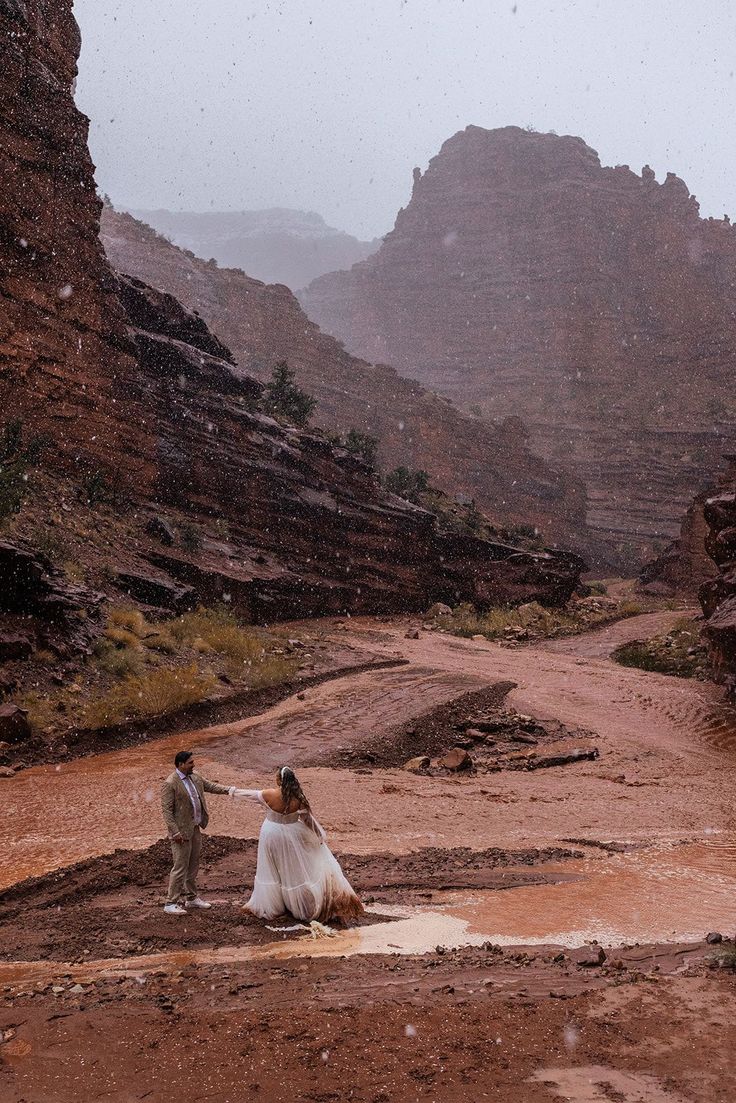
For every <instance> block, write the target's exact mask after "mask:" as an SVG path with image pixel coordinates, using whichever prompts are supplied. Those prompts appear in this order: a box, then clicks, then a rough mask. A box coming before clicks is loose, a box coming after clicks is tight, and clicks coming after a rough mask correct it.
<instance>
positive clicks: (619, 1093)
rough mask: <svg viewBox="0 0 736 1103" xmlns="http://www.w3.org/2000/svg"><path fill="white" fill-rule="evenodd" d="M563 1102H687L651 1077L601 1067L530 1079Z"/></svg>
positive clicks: (549, 1072)
mask: <svg viewBox="0 0 736 1103" xmlns="http://www.w3.org/2000/svg"><path fill="white" fill-rule="evenodd" d="M531 1080H532V1081H533V1082H535V1083H538V1084H542V1085H544V1087H546V1088H548V1089H549V1090H550V1093H551V1095H552V1096H553V1098H554V1099H556V1100H565V1101H566V1103H599V1101H600V1103H611V1100H616V1101H617V1103H686V1100H685V1098H684V1097H683V1096H682V1095H680V1094H679V1093H673V1092H671V1091H667V1090H665V1089H664V1088H663V1087H662V1085H661V1083H660V1082H659V1081H658V1080H657V1079H656V1078H655V1077H654V1076H649V1075H647V1074H644V1073H634V1072H621V1071H620V1070H618V1069H613V1068H608V1067H606V1066H604V1065H588V1066H584V1067H579V1068H569V1069H540V1070H539V1071H538V1072H535V1073H534V1075H533V1076H532V1077H531Z"/></svg>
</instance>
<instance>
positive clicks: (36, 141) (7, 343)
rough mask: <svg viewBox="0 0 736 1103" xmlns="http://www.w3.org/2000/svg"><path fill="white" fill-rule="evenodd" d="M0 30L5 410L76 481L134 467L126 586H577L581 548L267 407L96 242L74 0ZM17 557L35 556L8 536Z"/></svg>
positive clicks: (335, 605) (250, 609)
mask: <svg viewBox="0 0 736 1103" xmlns="http://www.w3.org/2000/svg"><path fill="white" fill-rule="evenodd" d="M0 37H1V38H2V41H3V42H5V43H9V44H10V45H9V46H6V50H7V54H8V57H7V64H5V65H4V66H3V67H2V68H1V69H0V103H1V104H2V108H3V118H2V120H0V122H1V123H2V127H3V129H2V132H1V133H0V148H2V149H3V154H2V157H3V161H2V167H3V175H4V178H5V179H7V180H8V181H9V182H10V185H11V186H9V187H5V188H3V192H2V195H1V196H0V228H1V231H2V232H1V233H0V271H2V273H3V276H2V279H3V282H2V287H1V290H2V295H3V313H2V319H3V321H2V325H3V331H2V350H1V355H2V374H1V375H0V388H1V389H0V400H1V402H2V416H3V420H4V419H5V418H6V417H7V416H8V414H9V413H10V414H17V415H22V416H24V417H25V418H27V420H28V421H29V422H31V423H32V424H33V425H34V426H37V427H40V428H42V429H43V430H44V431H45V432H46V433H47V434H48V435H49V436H50V438H51V445H50V446H49V448H48V449H47V453H48V461H47V462H48V467H49V471H47V473H46V474H47V477H49V478H50V477H51V475H52V473H54V474H55V470H56V468H57V467H58V461H59V460H60V459H61V460H62V461H63V463H64V466H65V471H64V475H63V477H64V479H65V480H66V482H67V483H68V482H69V481H70V479H72V480H73V477H74V474H75V472H77V471H78V470H79V469H80V468H81V469H82V471H84V470H85V469H87V468H88V467H89V466H90V465H92V466H93V468H94V470H95V473H96V474H101V475H102V474H104V476H105V477H106V478H107V479H109V480H111V481H113V480H116V479H117V476H118V474H119V473H120V472H124V473H125V474H126V476H127V496H126V500H125V501H124V502H123V501H122V499H121V506H120V518H116V520H119V521H120V522H121V524H120V529H121V531H120V533H118V536H117V537H116V539H118V540H119V544H118V545H116V548H115V553H116V554H117V555H118V556H119V562H120V563H121V564H122V565H123V566H124V568H125V570H124V572H119V573H118V576H117V581H118V583H119V584H120V586H121V588H124V589H126V590H127V591H128V592H135V593H138V592H141V591H142V590H145V591H146V597H144V598H143V600H146V601H150V600H151V593H153V592H155V594H156V598H155V603H156V604H165V603H166V602H167V601H168V600H169V599H171V601H172V603H176V602H178V601H179V600H180V599H181V598H182V597H185V596H186V597H188V598H189V599H190V600H197V599H199V600H208V601H209V600H223V599H225V600H230V601H231V602H232V603H233V605H234V606H235V607H236V608H239V609H241V611H243V612H245V613H247V614H249V615H250V616H252V617H253V618H254V619H258V620H272V619H275V618H277V617H283V616H295V615H309V614H315V613H328V612H335V611H338V610H346V609H348V610H354V611H377V610H380V609H384V610H392V609H416V608H421V607H423V606H425V605H426V604H427V603H428V602H429V601H432V600H435V599H436V598H438V599H443V600H456V599H460V600H476V601H478V602H480V603H485V604H487V603H488V602H499V601H505V600H528V599H529V598H532V597H536V598H539V599H540V600H547V601H550V602H553V603H554V602H559V601H564V600H565V599H566V597H567V596H568V595H569V593H570V592H571V589H572V588H573V587H574V585H575V582H576V579H577V576H578V574H579V571H580V569H581V566H582V564H581V562H580V561H579V560H578V559H577V558H576V557H575V556H571V555H564V554H558V555H544V554H532V553H524V552H520V551H519V550H518V549H515V548H509V547H504V546H501V545H498V544H491V543H488V542H486V541H483V540H478V539H473V538H469V539H466V540H461V539H458V538H456V537H453V536H451V535H447V534H443V533H442V532H440V531H439V529H438V527H437V523H436V519H435V518H434V516H433V515H432V514H429V513H427V512H425V511H424V510H421V509H417V508H415V507H413V506H411V505H409V503H407V502H403V501H401V500H399V499H397V498H394V497H392V496H391V495H388V494H386V493H385V492H384V491H383V490H382V489H381V487H380V486H379V484H378V482H377V480H376V479H375V477H374V475H373V473H372V472H371V471H370V470H369V469H368V468H366V467H365V466H364V465H363V464H362V463H360V462H359V461H358V460H356V459H355V458H354V457H352V456H350V455H348V454H347V453H346V452H344V451H341V450H336V449H334V448H332V447H331V445H330V444H329V443H328V442H327V441H326V440H325V439H324V437H321V436H320V435H319V434H312V433H307V432H300V431H297V430H292V429H289V428H288V427H284V426H281V425H279V424H278V423H277V422H275V421H274V420H272V419H271V418H268V417H265V416H264V415H263V414H261V413H259V411H258V400H259V395H260V391H261V386H260V384H259V383H258V381H257V380H255V379H254V378H253V377H252V376H250V375H249V374H248V373H247V372H246V371H244V370H242V369H241V368H239V367H238V366H237V365H236V364H235V362H234V360H233V357H232V355H231V354H230V352H229V351H228V350H227V349H226V348H225V347H224V346H223V345H222V344H221V343H220V342H219V340H217V338H215V337H214V336H213V335H212V334H211V333H210V332H209V330H208V329H207V327H206V325H205V324H204V322H203V321H202V319H201V318H199V317H197V316H195V315H193V314H191V313H190V312H188V311H187V310H185V308H184V307H182V305H181V304H180V303H179V302H178V301H177V300H176V299H174V298H173V297H172V296H170V295H165V294H162V293H161V292H158V291H154V290H152V289H151V288H148V287H146V286H145V285H144V284H142V283H140V281H135V280H131V279H129V278H121V277H117V276H116V275H115V273H114V272H113V271H112V270H111V269H110V268H109V267H108V266H107V263H106V261H105V258H104V255H103V253H102V250H101V246H100V245H99V243H98V240H97V231H98V215H99V204H98V202H97V200H96V199H95V196H94V183H93V177H92V171H93V170H92V165H91V162H90V160H89V155H88V153H87V149H86V144H85V138H86V120H85V119H84V118H83V117H82V116H81V115H79V113H78V112H77V111H76V109H75V108H74V105H73V102H72V97H71V84H72V80H73V77H74V73H75V59H76V53H77V49H78V45H79V41H78V35H77V31H76V26H75V24H74V21H73V18H72V15H71V2H70V0H66V2H64V0H61V2H60V0H56V2H55V3H54V4H53V5H52V4H51V3H48V4H47V3H41V2H30V0H29V2H28V3H24V2H22V0H0ZM4 60H5V59H4ZM27 508H33V505H32V503H31V504H30V505H29V506H28V507H27ZM67 508H70V507H67ZM162 512H163V513H164V514H167V513H168V514H169V515H173V514H175V515H176V517H177V518H178V519H179V520H180V521H181V520H182V519H187V518H192V519H194V520H195V521H196V523H197V525H198V526H199V532H200V542H199V546H197V547H190V548H189V549H188V550H186V549H185V548H183V547H182V545H181V543H180V544H179V545H177V546H176V547H172V546H171V541H170V540H169V541H162V540H161V539H160V536H157V535H156V533H157V532H158V533H159V534H160V533H161V531H162V530H163V531H164V532H165V531H166V523H165V520H163V519H162V518H161V517H160V516H159V517H158V520H157V522H156V524H154V525H153V529H151V526H150V525H147V524H146V522H147V521H156V516H155V515H158V514H160V513H162ZM216 521H219V522H224V523H225V524H224V528H225V530H226V531H225V532H223V531H220V530H218V529H216V527H215V522H216ZM126 526H127V527H126ZM7 555H8V557H9V561H10V562H14V563H16V564H23V563H25V562H30V560H28V559H27V557H26V551H25V549H19V548H18V547H16V546H15V545H8V546H7ZM81 566H83V565H81ZM43 568H44V565H43V564H41V565H40V566H39V567H38V570H40V571H41V572H42V573H43ZM33 569H34V570H36V567H35V566H34V567H33ZM16 574H17V572H16ZM21 575H22V572H21ZM21 575H18V577H21ZM172 576H173V578H175V579H176V580H177V581H178V583H179V584H181V583H184V584H186V586H188V587H190V588H191V589H190V590H189V591H188V592H187V593H186V594H184V593H183V588H182V586H181V585H177V584H175V583H174V582H172ZM6 581H7V580H6ZM42 581H43V580H42ZM48 585H49V587H50V586H51V584H50V583H49V584H48ZM44 586H46V582H45V581H44ZM24 589H27V587H23V586H22V585H20V584H19V585H17V586H16V587H15V588H14V587H13V586H12V585H10V586H7V585H6V586H5V587H4V588H3V587H0V612H3V611H6V612H12V611H13V609H15V611H16V612H17V611H18V610H19V609H20V612H24V609H23V608H22V607H21V606H22V601H24V600H27V599H26V598H25V597H23V595H22V591H23V590H24ZM50 592H52V591H51V590H50ZM25 611H28V610H25Z"/></svg>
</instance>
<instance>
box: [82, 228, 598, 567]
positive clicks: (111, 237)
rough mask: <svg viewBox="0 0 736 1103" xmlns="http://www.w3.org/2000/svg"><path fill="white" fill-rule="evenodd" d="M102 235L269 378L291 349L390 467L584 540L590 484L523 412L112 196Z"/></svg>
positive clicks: (321, 399)
mask: <svg viewBox="0 0 736 1103" xmlns="http://www.w3.org/2000/svg"><path fill="white" fill-rule="evenodd" d="M102 240H103V243H104V245H105V249H106V251H107V254H108V256H109V258H110V260H111V262H112V264H113V265H115V267H116V268H118V269H120V270H121V271H124V272H128V273H130V274H131V275H133V276H135V277H137V278H139V279H142V280H144V281H145V282H147V283H149V284H152V285H153V286H155V287H157V288H160V289H162V290H164V291H167V292H170V293H171V294H173V295H175V296H176V297H177V298H178V299H179V300H180V301H181V302H182V303H183V304H184V305H185V306H187V307H189V308H190V309H192V310H197V311H198V312H199V313H200V314H201V316H202V318H203V319H204V320H205V321H206V322H207V324H208V325H209V326H210V327H211V329H212V330H213V331H214V332H215V333H217V334H218V336H219V337H221V338H222V339H223V340H224V341H225V342H226V344H227V345H228V347H229V348H230V349H232V351H233V354H234V355H235V358H236V360H237V362H238V363H239V364H240V366H241V367H242V368H245V369H246V370H248V371H249V372H251V373H252V374H253V375H255V376H257V377H258V378H259V379H261V380H266V379H267V378H268V377H269V376H270V373H271V370H272V368H273V366H274V365H275V364H276V363H278V362H279V361H280V360H287V361H288V363H289V365H290V366H291V367H292V368H293V369H294V370H295V372H296V375H297V381H298V383H299V384H300V386H302V387H304V388H305V389H306V390H307V391H309V393H310V394H313V395H314V396H315V397H316V398H317V399H318V408H317V412H316V414H315V421H316V422H317V423H318V424H320V425H324V426H325V427H328V428H330V429H333V430H337V431H339V432H345V431H347V430H349V429H350V428H355V429H358V430H360V431H361V432H366V433H369V434H371V435H373V436H375V437H377V438H378V441H379V456H378V458H379V464H380V466H381V467H382V468H383V469H384V470H390V469H392V468H394V467H397V466H399V465H404V466H407V467H410V468H424V469H426V470H427V471H428V472H429V473H430V475H431V477H432V480H433V482H435V483H436V484H437V485H438V486H440V487H441V488H442V489H444V490H445V491H447V492H448V493H450V494H458V493H459V494H463V495H466V496H468V497H474V498H475V499H476V500H477V503H478V506H479V508H481V509H482V510H483V511H484V512H486V513H487V514H488V516H489V517H491V518H492V519H493V520H494V521H496V522H497V523H498V524H500V525H508V526H513V525H514V524H518V523H524V524H527V525H530V524H531V525H534V526H537V527H538V528H539V529H540V530H542V532H543V534H544V537H545V539H546V540H547V541H548V542H560V541H561V542H563V543H567V544H571V545H572V546H575V547H580V548H585V547H586V546H587V545H586V536H587V534H586V532H585V524H584V496H583V489H582V486H581V485H580V484H578V483H576V481H575V480H574V479H572V478H570V477H565V476H561V475H560V474H559V472H558V471H557V470H553V469H551V468H550V467H549V466H548V465H547V464H546V463H545V462H544V461H542V460H541V459H539V458H538V457H537V456H534V455H533V454H532V453H531V452H530V451H529V450H528V448H527V446H526V441H525V431H524V427H523V425H521V423H520V422H519V421H518V419H516V420H514V421H512V422H509V423H508V424H507V425H506V426H505V427H503V428H502V429H501V430H496V429H494V428H493V426H490V425H488V424H486V423H484V422H483V421H482V420H480V419H478V418H474V417H473V416H472V415H463V414H462V413H461V412H460V411H458V410H457V409H455V408H454V407H453V406H452V405H450V404H449V403H448V402H447V400H446V399H442V398H440V397H438V396H437V395H435V394H432V393H430V392H428V391H425V390H424V388H423V387H421V386H420V385H419V384H418V383H416V382H414V381H411V380H407V379H402V378H400V377H399V376H398V375H397V374H396V372H395V371H393V369H391V368H388V367H385V366H382V365H373V364H368V363H366V362H365V361H363V360H358V359H356V358H354V357H352V356H350V355H348V353H346V352H345V350H344V349H343V348H342V347H341V345H340V344H339V343H338V342H337V341H335V340H334V339H333V338H331V337H329V336H327V335H326V334H324V333H321V332H320V330H319V329H318V328H317V326H315V325H314V324H313V323H312V322H311V321H310V320H309V319H308V318H307V317H306V315H305V314H304V313H303V311H302V310H301V308H300V307H299V304H298V302H297V300H296V299H295V298H294V296H293V295H292V294H291V293H290V292H289V291H288V290H287V288H285V287H283V286H269V285H266V284H263V283H260V282H259V281H258V280H254V279H251V278H250V277H249V276H247V275H245V274H244V273H243V272H241V271H238V270H236V269H221V268H218V267H217V266H216V265H213V264H208V263H206V262H204V261H201V260H199V259H198V258H197V257H195V256H193V255H192V254H191V253H186V252H184V251H182V250H181V249H179V248H178V247H177V246H175V245H172V244H171V243H170V242H168V241H166V240H165V239H163V238H161V237H160V236H158V235H157V234H156V233H155V232H154V231H153V230H152V229H151V228H150V227H148V226H146V225H144V224H143V223H141V222H138V221H137V220H136V219H134V218H132V217H131V216H130V215H128V214H122V213H118V212H116V211H114V210H112V209H111V208H110V207H109V206H106V207H105V209H104V211H103V215H102Z"/></svg>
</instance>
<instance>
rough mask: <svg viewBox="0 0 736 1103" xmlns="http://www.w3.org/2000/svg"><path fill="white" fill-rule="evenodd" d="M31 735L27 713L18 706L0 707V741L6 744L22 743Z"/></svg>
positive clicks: (7, 705)
mask: <svg viewBox="0 0 736 1103" xmlns="http://www.w3.org/2000/svg"><path fill="white" fill-rule="evenodd" d="M31 735H32V732H31V725H30V724H29V723H28V713H27V712H26V710H25V709H22V708H21V707H20V705H13V704H6V705H0V740H3V741H4V742H6V743H23V742H24V740H26V739H30V738H31Z"/></svg>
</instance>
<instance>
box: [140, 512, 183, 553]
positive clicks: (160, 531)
mask: <svg viewBox="0 0 736 1103" xmlns="http://www.w3.org/2000/svg"><path fill="white" fill-rule="evenodd" d="M146 532H147V533H148V534H149V536H153V537H155V539H156V540H159V541H160V542H161V543H162V544H163V545H164V546H165V547H167V548H170V547H171V546H172V544H173V543H174V541H175V540H176V533H175V532H174V530H173V528H172V527H171V525H170V524H169V522H168V521H165V520H164V519H163V517H150V518H149V520H148V521H147V523H146Z"/></svg>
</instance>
